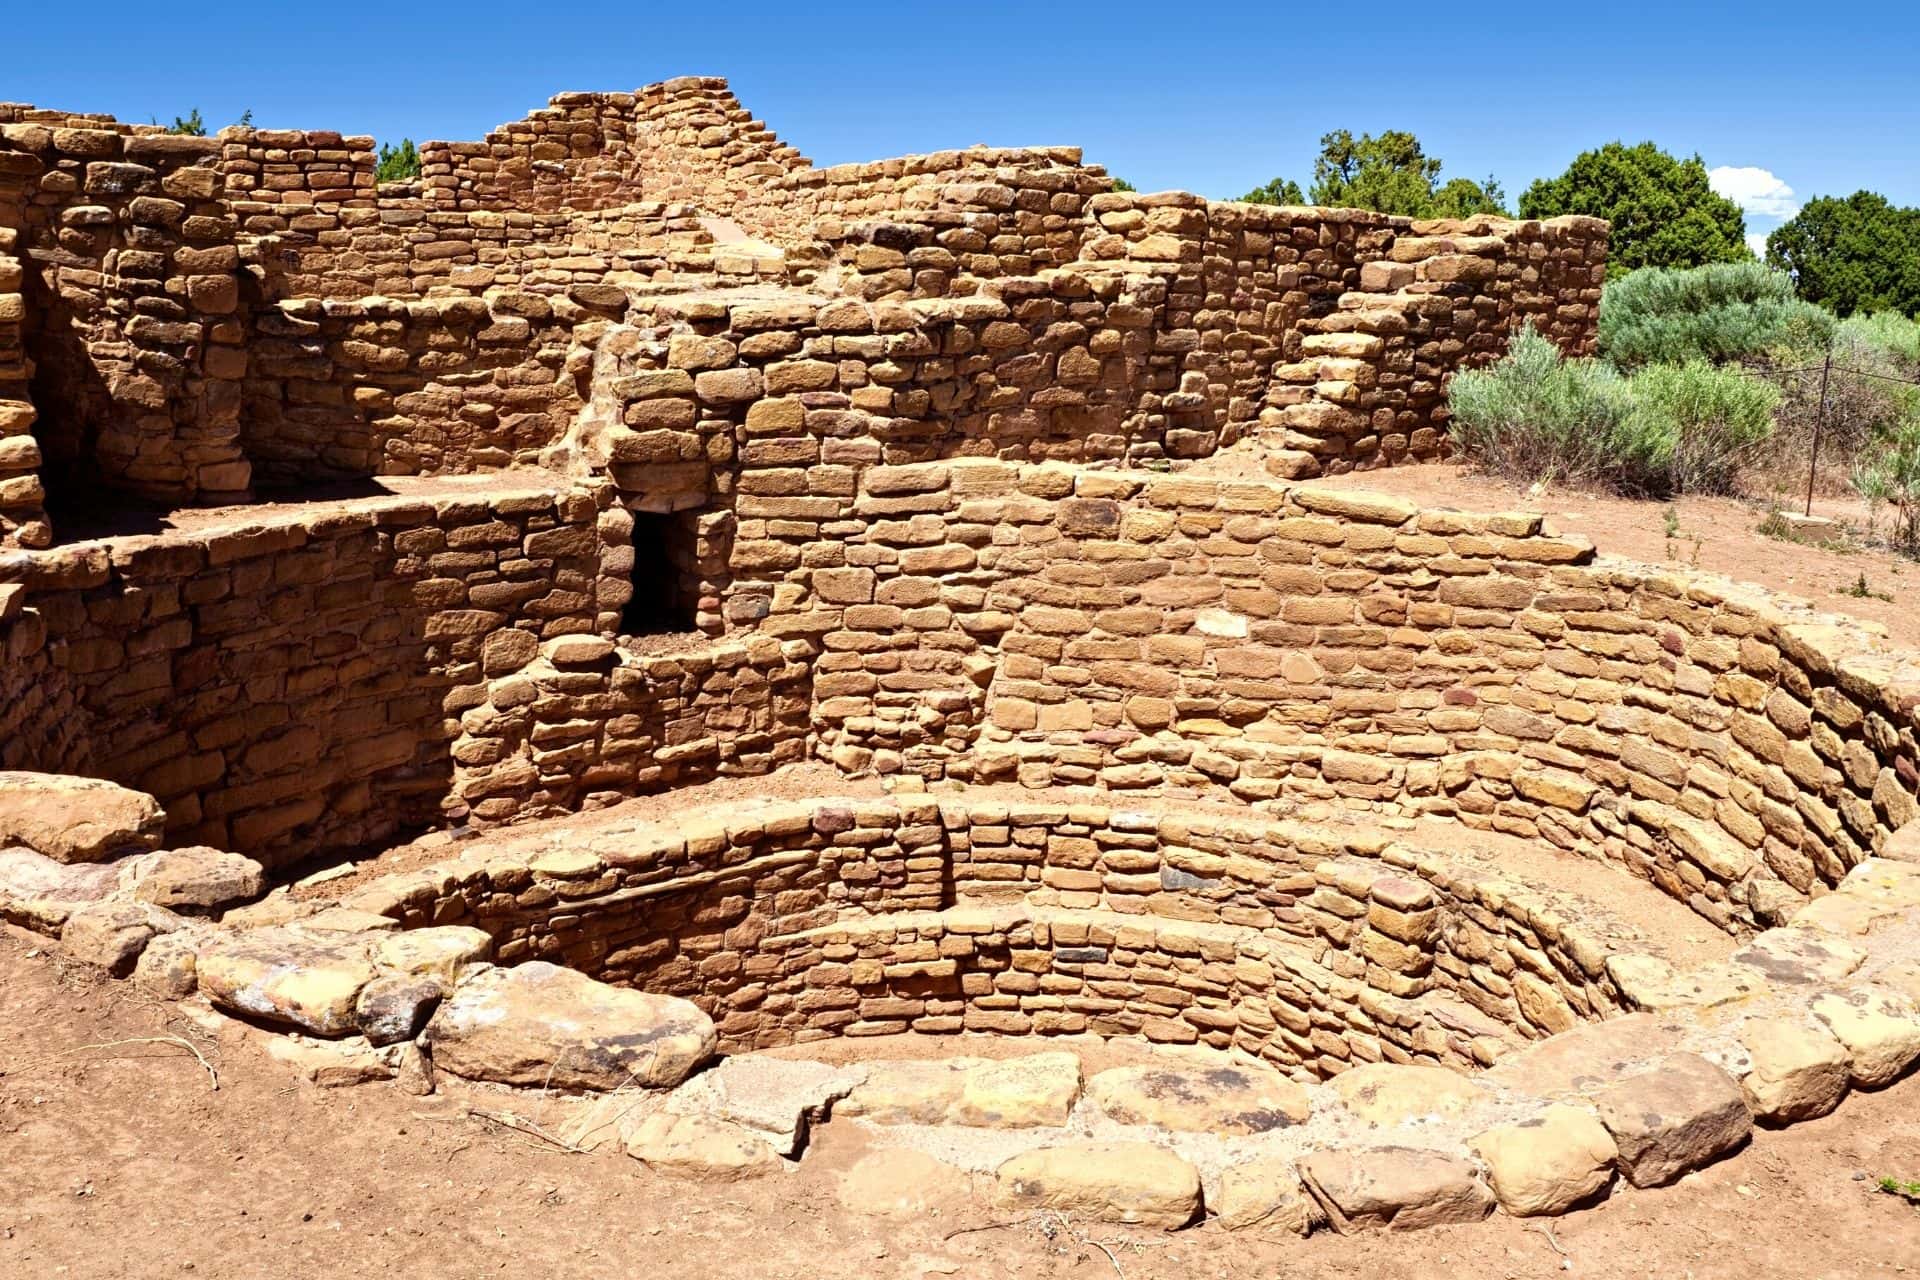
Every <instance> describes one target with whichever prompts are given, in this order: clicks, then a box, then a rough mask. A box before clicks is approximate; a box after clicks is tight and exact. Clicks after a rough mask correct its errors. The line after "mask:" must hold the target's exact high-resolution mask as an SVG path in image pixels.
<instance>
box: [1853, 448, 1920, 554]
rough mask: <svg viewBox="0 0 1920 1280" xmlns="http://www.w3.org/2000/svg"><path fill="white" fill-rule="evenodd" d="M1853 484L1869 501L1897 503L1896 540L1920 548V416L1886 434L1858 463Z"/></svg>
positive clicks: (1894, 519) (1894, 510) (1911, 548)
mask: <svg viewBox="0 0 1920 1280" xmlns="http://www.w3.org/2000/svg"><path fill="white" fill-rule="evenodd" d="M1853 486H1854V488H1855V489H1858V490H1859V491H1860V494H1861V496H1862V497H1864V498H1866V499H1867V501H1869V502H1874V503H1882V502H1884V503H1887V504H1889V505H1891V506H1892V507H1893V526H1894V527H1893V536H1894V541H1896V542H1897V543H1899V544H1900V545H1901V546H1903V547H1905V548H1906V549H1907V550H1909V551H1920V418H1912V419H1908V420H1907V421H1905V422H1902V423H1899V424H1898V425H1897V426H1895V427H1893V428H1891V429H1890V430H1888V431H1886V432H1885V433H1883V434H1882V436H1881V437H1880V439H1879V440H1878V441H1877V442H1876V443H1875V444H1873V445H1871V446H1869V448H1868V449H1867V451H1866V452H1865V453H1864V454H1863V455H1862V456H1861V459H1860V461H1859V462H1858V464H1856V466H1855V468H1854V473H1853Z"/></svg>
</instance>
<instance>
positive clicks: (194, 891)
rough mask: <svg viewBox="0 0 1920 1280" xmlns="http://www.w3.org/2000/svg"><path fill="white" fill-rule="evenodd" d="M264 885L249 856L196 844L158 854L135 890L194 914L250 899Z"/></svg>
mask: <svg viewBox="0 0 1920 1280" xmlns="http://www.w3.org/2000/svg"><path fill="white" fill-rule="evenodd" d="M265 888H266V872H265V871H264V869H263V868H262V867H261V866H260V864H259V863H257V862H255V861H254V860H253V859H252V858H243V857H241V856H240V855H239V854H237V853H227V852H225V851H224V850H220V849H209V848H206V847H205V846H199V845H196V846H194V847H191V848H186V849H168V850H167V851H166V852H164V853H158V854H155V855H154V856H153V859H152V861H151V862H150V863H148V865H147V866H146V868H145V870H144V873H143V874H142V875H141V877H140V880H139V883H138V884H136V885H135V886H134V893H135V894H136V895H137V896H138V897H140V898H141V899H142V900H144V901H147V902H151V903H153V904H154V905H155V906H161V907H166V908H168V909H170V910H173V911H178V912H181V913H183V914H188V915H195V914H200V913H203V912H209V911H218V910H220V909H221V908H223V907H228V906H232V905H233V904H234V903H238V902H251V901H252V900H253V899H255V898H257V897H259V896H260V894H261V891H262V890H264V889H265Z"/></svg>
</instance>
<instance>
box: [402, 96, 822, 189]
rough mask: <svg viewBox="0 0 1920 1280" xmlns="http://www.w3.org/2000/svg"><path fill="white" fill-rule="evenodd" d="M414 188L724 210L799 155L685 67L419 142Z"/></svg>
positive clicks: (797, 161)
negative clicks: (475, 137) (477, 134)
mask: <svg viewBox="0 0 1920 1280" xmlns="http://www.w3.org/2000/svg"><path fill="white" fill-rule="evenodd" d="M420 161H421V166H420V178H421V184H420V185H421V189H422V194H423V197H424V198H425V200H426V201H427V202H428V203H429V204H432V205H441V206H451V207H454V208H458V209H474V208H479V209H513V210H547V209H560V208H572V209H603V208H607V207H609V206H613V205H620V204H628V203H631V202H633V201H635V200H664V201H683V202H691V203H697V204H699V205H701V206H703V207H705V208H707V209H711V210H713V211H714V212H716V213H722V214H724V213H726V212H727V211H728V210H729V209H731V207H732V206H733V205H734V204H735V203H737V202H739V201H740V200H742V199H743V198H744V197H745V196H746V194H747V193H748V192H750V191H752V190H755V189H757V188H759V187H761V186H764V185H766V184H768V183H770V182H772V181H773V180H775V179H776V178H778V177H780V176H781V175H782V174H784V173H786V172H787V171H789V170H790V169H794V168H796V167H804V166H806V164H807V160H806V158H805V157H803V156H801V155H800V153H799V152H797V151H795V150H794V149H793V148H792V147H790V146H787V145H786V144H785V143H783V142H781V141H780V140H779V139H778V138H777V137H775V136H774V134H773V133H772V131H771V130H769V129H767V127H766V126H765V125H764V124H762V123H761V122H760V121H758V120H755V119H753V118H752V117H751V116H750V115H749V114H748V113H747V111H746V110H745V109H744V108H742V107H741V106H740V103H739V101H738V100H737V99H736V98H735V97H734V96H733V94H732V92H731V91H729V90H728V88H727V82H726V81H725V80H720V79H716V78H713V77H702V76H684V77H681V78H680V79H677V80H668V81H665V82H663V83H661V84H654V85H648V86H647V87H645V88H643V89H637V90H635V91H634V92H632V93H562V94H557V95H555V96H554V98H553V100H552V102H551V103H550V104H549V105H548V106H547V108H546V109H545V110H542V111H536V112H534V113H533V114H531V115H529V116H528V117H527V118H526V119H525V120H521V121H517V122H515V123H513V124H509V125H503V126H502V127H501V128H499V129H497V130H495V131H494V132H492V133H490V134H488V135H487V137H486V138H485V139H484V140H483V141H481V142H477V143H459V142H429V143H426V144H425V145H424V146H422V147H421V148H420Z"/></svg>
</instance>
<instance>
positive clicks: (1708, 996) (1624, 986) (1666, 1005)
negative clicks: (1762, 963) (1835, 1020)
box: [1607, 955, 1798, 1011]
mask: <svg viewBox="0 0 1920 1280" xmlns="http://www.w3.org/2000/svg"><path fill="white" fill-rule="evenodd" d="M1794 971H1795V972H1798V970H1797V969H1796V970H1794ZM1607 976H1608V977H1609V978H1611V979H1613V984H1614V985H1615V986H1616V987H1618V988H1619V989H1620V994H1621V995H1622V996H1623V997H1625V998H1626V1001H1627V1004H1628V1006H1629V1007H1631V1008H1634V1009H1644V1010H1653V1011H1659V1010H1664V1009H1684V1008H1689V1007H1693V1006H1700V1007H1704V1008H1711V1007H1712V1006H1714V1005H1722V1004H1728V1003H1730V1002H1732V1001H1735V1000H1744V999H1746V998H1747V997H1749V996H1753V995H1757V994H1759V993H1760V992H1761V991H1763V990H1765V989H1766V985H1767V979H1766V977H1765V975H1764V974H1763V973H1762V972H1761V971H1760V970H1759V969H1757V968H1755V967H1753V966H1749V965H1736V964H1705V965H1696V966H1694V967H1693V968H1690V969H1676V968H1674V967H1673V965H1671V964H1669V963H1667V962H1666V961H1665V960H1662V959H1660V958H1659V957H1658V956H1643V955H1616V956H1610V957H1608V959H1607Z"/></svg>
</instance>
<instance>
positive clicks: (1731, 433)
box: [1632, 360, 1780, 493]
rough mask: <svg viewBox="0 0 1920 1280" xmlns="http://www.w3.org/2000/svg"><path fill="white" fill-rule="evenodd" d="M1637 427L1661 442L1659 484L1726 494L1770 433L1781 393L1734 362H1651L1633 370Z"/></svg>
mask: <svg viewBox="0 0 1920 1280" xmlns="http://www.w3.org/2000/svg"><path fill="white" fill-rule="evenodd" d="M1632 386H1633V399H1634V403H1635V412H1636V414H1637V415H1638V416H1639V418H1640V419H1641V423H1642V431H1643V432H1644V433H1645V434H1647V435H1650V436H1656V437H1657V438H1659V439H1661V440H1663V441H1665V442H1667V443H1666V444H1665V445H1664V446H1663V449H1662V451H1661V452H1662V454H1663V456H1662V457H1661V460H1660V462H1661V466H1662V467H1663V468H1664V471H1665V476H1664V481H1663V483H1664V487H1666V488H1669V489H1670V490H1671V491H1672V492H1674V493H1729V492H1731V491H1732V489H1733V486H1734V481H1735V480H1736V479H1737V478H1738V475H1739V470H1740V467H1741V466H1742V465H1743V464H1744V463H1745V462H1747V461H1748V460H1749V459H1750V458H1751V457H1752V456H1753V454H1754V451H1755V450H1756V449H1757V448H1758V447H1759V446H1760V445H1762V444H1763V443H1765V442H1766V440H1767V439H1768V438H1769V437H1770V436H1772V434H1773V410H1774V406H1775V405H1777V404H1778V403H1779V402H1780V393H1779V391H1778V390H1776V389H1775V388H1774V387H1773V386H1772V385H1771V384H1769V383H1766V382H1762V381H1761V380H1760V379H1758V378H1753V377H1749V376H1747V375H1746V374H1743V373H1741V372H1740V371H1739V370H1737V369H1726V368H1719V367H1716V366H1714V365H1710V364H1708V363H1707V362H1706V361H1704V360H1693V361H1689V362H1688V363H1686V364H1679V365H1672V364H1654V365H1648V366H1647V367H1646V368H1644V369H1641V370H1640V371H1639V372H1637V373H1635V374H1634V375H1633V377H1632Z"/></svg>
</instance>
